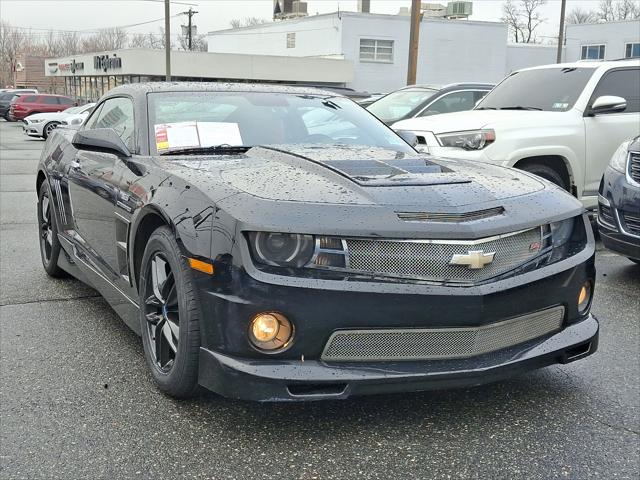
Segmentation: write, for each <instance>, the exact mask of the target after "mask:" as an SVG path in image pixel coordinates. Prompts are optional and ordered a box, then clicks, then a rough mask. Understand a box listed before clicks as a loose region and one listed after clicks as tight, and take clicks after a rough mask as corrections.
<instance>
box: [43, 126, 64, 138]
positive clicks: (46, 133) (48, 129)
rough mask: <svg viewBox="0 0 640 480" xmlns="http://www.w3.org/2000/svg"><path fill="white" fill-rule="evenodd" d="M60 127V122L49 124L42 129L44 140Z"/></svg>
mask: <svg viewBox="0 0 640 480" xmlns="http://www.w3.org/2000/svg"><path fill="white" fill-rule="evenodd" d="M58 125H60V122H49V123H47V124H46V125H45V126H44V127H43V128H42V138H44V139H45V140H46V139H47V138H48V137H49V135H51V132H53V130H54V129H55V128H56V127H57V126H58Z"/></svg>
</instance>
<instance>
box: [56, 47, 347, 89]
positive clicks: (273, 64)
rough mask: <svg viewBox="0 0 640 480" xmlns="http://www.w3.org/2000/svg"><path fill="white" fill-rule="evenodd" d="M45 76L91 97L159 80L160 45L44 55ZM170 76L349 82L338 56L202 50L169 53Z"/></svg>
mask: <svg viewBox="0 0 640 480" xmlns="http://www.w3.org/2000/svg"><path fill="white" fill-rule="evenodd" d="M44 72H45V75H46V76H47V77H62V78H64V93H65V94H67V95H70V96H72V97H74V98H77V99H79V100H83V101H95V100H97V99H98V98H100V97H101V96H102V95H104V94H105V93H106V92H107V91H109V90H110V89H112V88H114V87H116V86H118V85H123V84H127V83H136V82H149V81H163V80H164V79H165V52H164V50H145V49H126V50H117V51H111V52H97V53H88V54H82V55H74V56H71V57H65V58H49V59H46V60H45V61H44ZM171 73H172V79H173V80H177V81H234V82H238V81H239V82H263V83H265V82H266V83H287V84H296V83H304V84H308V83H315V84H324V85H333V86H344V85H345V84H346V83H350V82H352V81H353V75H354V73H353V65H352V64H351V62H349V61H348V60H344V59H340V58H314V57H290V56H275V55H246V54H229V53H207V52H182V51H172V52H171Z"/></svg>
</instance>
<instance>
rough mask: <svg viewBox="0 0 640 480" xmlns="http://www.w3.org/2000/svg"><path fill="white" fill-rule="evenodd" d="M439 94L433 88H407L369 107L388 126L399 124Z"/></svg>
mask: <svg viewBox="0 0 640 480" xmlns="http://www.w3.org/2000/svg"><path fill="white" fill-rule="evenodd" d="M436 92H437V90H435V89H431V88H405V89H403V90H398V91H397V92H393V93H390V94H389V95H386V96H384V97H382V98H381V99H380V100H377V101H375V102H373V103H372V104H371V105H369V106H368V107H367V110H369V111H370V112H371V113H373V114H374V115H375V116H376V117H378V118H379V119H380V120H382V121H383V122H385V123H387V124H391V123H394V122H397V121H398V120H402V119H404V117H405V116H406V115H407V114H409V112H412V111H413V110H415V109H416V108H418V107H419V106H420V105H422V104H423V103H424V102H426V101H427V100H428V99H429V98H431V97H433V95H434V94H435V93H436Z"/></svg>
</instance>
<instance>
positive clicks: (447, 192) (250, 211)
mask: <svg viewBox="0 0 640 480" xmlns="http://www.w3.org/2000/svg"><path fill="white" fill-rule="evenodd" d="M159 161H160V162H161V163H162V164H163V165H162V166H163V168H164V169H165V170H167V171H168V172H169V173H170V174H173V175H175V176H178V177H181V178H182V179H184V180H185V181H186V182H188V183H189V184H190V185H194V186H196V187H197V188H198V189H199V190H200V191H202V192H203V193H205V194H206V195H208V196H209V198H210V199H211V200H212V202H213V203H216V204H217V205H218V206H220V207H221V208H223V209H224V210H226V211H227V212H229V213H231V214H232V215H233V216H234V217H236V218H238V219H242V220H244V221H246V222H247V223H249V224H256V223H262V222H264V221H266V219H267V218H269V219H270V222H269V225H270V227H272V228H277V226H276V224H278V223H280V224H281V225H283V226H284V225H288V227H287V228H290V227H291V225H294V224H296V223H300V222H301V218H303V217H304V218H305V221H310V222H311V223H312V224H314V226H315V227H318V226H319V224H321V223H323V222H326V223H327V225H328V226H327V228H330V227H329V226H330V224H331V222H334V223H335V222H338V221H339V219H340V218H342V223H343V226H344V219H345V217H353V226H354V228H355V225H356V224H358V225H359V228H367V229H374V230H376V231H381V230H384V231H388V228H387V227H389V226H391V225H393V224H394V223H397V222H398V221H399V220H398V218H399V217H402V216H403V215H402V214H405V213H409V214H412V213H417V214H422V213H425V212H426V213H436V214H438V213H456V214H463V213H467V212H476V211H480V210H484V209H491V208H502V209H504V211H505V212H506V213H505V214H504V215H500V218H498V219H497V222H494V223H493V224H492V227H495V229H496V230H499V229H502V230H503V231H504V230H509V229H511V230H513V229H515V228H519V227H520V226H526V225H530V224H534V225H535V224H541V223H544V222H545V221H547V220H549V219H550V218H551V217H555V218H556V219H557V218H559V217H564V218H566V217H567V216H569V215H570V214H571V213H570V212H573V214H577V213H579V212H580V211H581V209H582V207H581V204H580V203H579V202H577V201H576V200H575V199H573V198H572V197H571V196H569V195H568V194H566V192H563V191H561V190H560V189H559V188H557V187H555V186H552V185H551V184H549V183H547V182H545V181H543V180H541V179H538V178H537V177H534V176H531V175H529V174H525V173H523V172H520V171H517V170H515V169H508V168H503V167H498V166H494V165H488V164H484V163H476V162H469V161H464V160H454V159H439V158H435V157H430V156H428V155H421V154H418V153H415V154H404V153H398V152H395V151H391V150H386V149H382V148H372V147H358V146H301V145H282V146H271V147H254V148H252V149H250V150H249V151H247V152H246V153H245V154H242V155H228V156H175V157H159ZM522 197H528V198H527V199H526V200H525V199H523V198H522ZM399 214H400V215H399ZM507 214H508V215H507ZM350 221H351V220H350ZM402 223H404V224H405V225H404V226H403V227H402V228H399V229H397V230H393V232H394V233H397V234H399V232H400V231H403V232H417V231H419V230H420V228H417V227H416V226H415V224H416V223H418V222H412V221H404V222H402ZM470 223H474V222H470ZM412 224H413V225H412ZM485 226H486V224H485ZM440 227H441V228H440V230H441V231H442V232H443V233H444V232H446V231H448V230H451V228H450V227H447V225H440ZM487 230H494V228H491V229H487Z"/></svg>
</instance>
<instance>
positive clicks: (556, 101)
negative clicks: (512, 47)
mask: <svg viewBox="0 0 640 480" xmlns="http://www.w3.org/2000/svg"><path fill="white" fill-rule="evenodd" d="M594 70H595V69H594V68H575V67H574V68H541V69H536V70H524V71H521V72H515V73H512V74H511V75H509V76H508V77H507V78H505V79H504V80H503V81H502V82H501V83H500V84H499V85H498V86H497V87H495V88H494V89H493V90H492V91H491V92H489V93H488V94H487V96H485V97H484V98H483V99H482V101H481V102H480V103H479V104H478V105H477V106H476V108H475V109H476V110H487V109H489V110H494V109H495V110H510V109H523V110H545V111H547V112H566V111H567V110H569V109H571V108H573V104H574V103H576V100H577V99H578V97H579V96H580V94H581V93H582V90H583V89H584V87H585V85H586V84H587V82H588V81H589V79H590V78H591V75H593V72H594Z"/></svg>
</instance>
